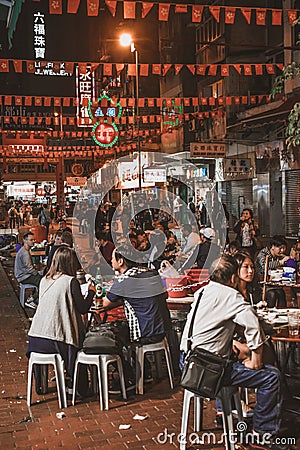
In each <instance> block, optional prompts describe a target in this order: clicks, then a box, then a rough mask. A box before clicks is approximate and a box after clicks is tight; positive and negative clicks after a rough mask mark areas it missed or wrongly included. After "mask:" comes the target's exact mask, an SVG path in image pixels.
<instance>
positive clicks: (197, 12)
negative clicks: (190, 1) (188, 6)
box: [192, 5, 203, 22]
mask: <svg viewBox="0 0 300 450" xmlns="http://www.w3.org/2000/svg"><path fill="white" fill-rule="evenodd" d="M202 13H203V6H200V5H192V22H201V20H202Z"/></svg>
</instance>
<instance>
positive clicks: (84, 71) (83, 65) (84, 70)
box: [78, 63, 87, 75]
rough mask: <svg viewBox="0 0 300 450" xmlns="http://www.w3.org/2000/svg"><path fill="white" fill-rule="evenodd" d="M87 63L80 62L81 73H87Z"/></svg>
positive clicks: (79, 70) (79, 69)
mask: <svg viewBox="0 0 300 450" xmlns="http://www.w3.org/2000/svg"><path fill="white" fill-rule="evenodd" d="M86 68H87V63H78V72H79V73H80V74H83V75H85V74H86Z"/></svg>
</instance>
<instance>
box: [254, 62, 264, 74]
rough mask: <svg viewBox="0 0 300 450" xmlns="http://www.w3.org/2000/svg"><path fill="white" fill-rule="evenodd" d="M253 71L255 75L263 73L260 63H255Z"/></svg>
mask: <svg viewBox="0 0 300 450" xmlns="http://www.w3.org/2000/svg"><path fill="white" fill-rule="evenodd" d="M255 73H256V75H262V74H263V69H262V64H255Z"/></svg>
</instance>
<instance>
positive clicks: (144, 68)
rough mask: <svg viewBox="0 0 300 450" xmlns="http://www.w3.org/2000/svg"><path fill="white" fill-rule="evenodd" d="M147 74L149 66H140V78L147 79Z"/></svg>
mask: <svg viewBox="0 0 300 450" xmlns="http://www.w3.org/2000/svg"><path fill="white" fill-rule="evenodd" d="M148 74H149V64H141V65H140V76H141V77H147V76H148Z"/></svg>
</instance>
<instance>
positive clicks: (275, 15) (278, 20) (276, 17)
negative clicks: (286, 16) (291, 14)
mask: <svg viewBox="0 0 300 450" xmlns="http://www.w3.org/2000/svg"><path fill="white" fill-rule="evenodd" d="M272 25H282V9H272Z"/></svg>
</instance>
